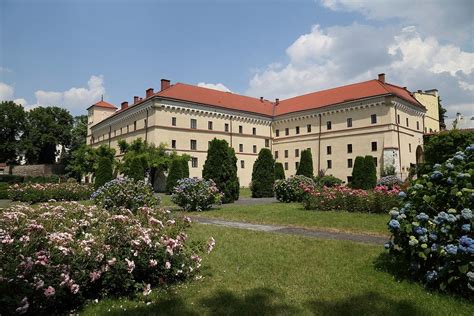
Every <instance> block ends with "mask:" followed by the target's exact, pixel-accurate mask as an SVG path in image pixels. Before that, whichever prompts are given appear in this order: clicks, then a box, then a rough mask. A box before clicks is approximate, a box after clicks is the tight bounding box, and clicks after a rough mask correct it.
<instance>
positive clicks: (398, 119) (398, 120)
mask: <svg viewBox="0 0 474 316" xmlns="http://www.w3.org/2000/svg"><path fill="white" fill-rule="evenodd" d="M397 123H398V124H400V114H397Z"/></svg>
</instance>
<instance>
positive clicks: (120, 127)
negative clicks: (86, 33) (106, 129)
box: [120, 127, 123, 135]
mask: <svg viewBox="0 0 474 316" xmlns="http://www.w3.org/2000/svg"><path fill="white" fill-rule="evenodd" d="M122 134H123V133H122V128H121V127H120V135H122Z"/></svg>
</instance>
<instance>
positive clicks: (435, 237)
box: [429, 233, 438, 241]
mask: <svg viewBox="0 0 474 316" xmlns="http://www.w3.org/2000/svg"><path fill="white" fill-rule="evenodd" d="M429 237H430V239H431V240H433V241H436V240H438V235H436V233H430V235H429Z"/></svg>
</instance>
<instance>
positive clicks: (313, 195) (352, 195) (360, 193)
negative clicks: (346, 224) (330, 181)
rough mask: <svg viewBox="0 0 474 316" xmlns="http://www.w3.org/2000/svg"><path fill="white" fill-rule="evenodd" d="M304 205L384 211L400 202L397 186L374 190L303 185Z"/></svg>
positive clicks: (327, 208)
mask: <svg viewBox="0 0 474 316" xmlns="http://www.w3.org/2000/svg"><path fill="white" fill-rule="evenodd" d="M303 190H304V192H305V196H304V199H303V205H304V207H305V208H306V209H308V210H318V211H339V210H342V211H348V212H366V213H383V212H386V210H387V207H388V208H390V207H393V206H397V205H398V204H399V200H400V199H399V198H398V193H399V190H398V188H397V187H394V188H392V189H389V188H388V187H385V186H377V187H375V189H374V190H367V191H366V190H362V189H351V188H349V187H347V186H344V185H340V186H335V187H331V188H328V187H323V188H322V189H315V188H314V187H312V186H303Z"/></svg>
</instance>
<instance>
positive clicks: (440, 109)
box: [438, 97, 447, 130]
mask: <svg viewBox="0 0 474 316" xmlns="http://www.w3.org/2000/svg"><path fill="white" fill-rule="evenodd" d="M446 112H447V111H446V109H445V108H444V107H443V106H442V105H441V98H440V97H438V115H439V117H438V119H439V127H440V129H441V130H444V129H446V123H445V122H444V119H445V118H446Z"/></svg>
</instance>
